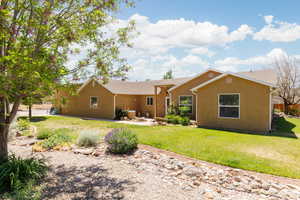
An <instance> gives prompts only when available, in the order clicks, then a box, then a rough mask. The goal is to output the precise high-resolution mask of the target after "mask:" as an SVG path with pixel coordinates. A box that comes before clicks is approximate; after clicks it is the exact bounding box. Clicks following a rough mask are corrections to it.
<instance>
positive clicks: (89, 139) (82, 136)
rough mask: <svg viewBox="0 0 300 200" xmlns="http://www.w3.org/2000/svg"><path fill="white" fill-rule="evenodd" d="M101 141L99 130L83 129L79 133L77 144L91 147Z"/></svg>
mask: <svg viewBox="0 0 300 200" xmlns="http://www.w3.org/2000/svg"><path fill="white" fill-rule="evenodd" d="M99 141H100V135H99V132H97V131H95V130H83V131H81V132H80V133H79V137H78V139H77V144H78V145H79V146H84V147H91V146H96V145H97V144H98V143H99Z"/></svg>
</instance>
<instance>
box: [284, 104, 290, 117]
mask: <svg viewBox="0 0 300 200" xmlns="http://www.w3.org/2000/svg"><path fill="white" fill-rule="evenodd" d="M284 114H286V115H287V114H289V104H288V103H286V102H284Z"/></svg>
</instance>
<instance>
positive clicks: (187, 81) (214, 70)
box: [168, 68, 224, 92]
mask: <svg viewBox="0 0 300 200" xmlns="http://www.w3.org/2000/svg"><path fill="white" fill-rule="evenodd" d="M209 71H213V72H218V73H221V74H223V73H224V72H223V71H220V70H216V69H212V68H208V69H207V70H206V71H204V72H202V73H200V74H197V75H196V76H194V77H192V78H190V79H188V80H186V81H185V82H183V83H181V84H178V85H175V86H174V87H172V88H170V89H169V90H168V92H171V91H172V90H175V89H176V88H179V87H180V86H182V85H185V84H187V83H189V82H190V81H192V80H195V79H197V78H199V77H201V76H202V75H204V74H206V73H207V72H209Z"/></svg>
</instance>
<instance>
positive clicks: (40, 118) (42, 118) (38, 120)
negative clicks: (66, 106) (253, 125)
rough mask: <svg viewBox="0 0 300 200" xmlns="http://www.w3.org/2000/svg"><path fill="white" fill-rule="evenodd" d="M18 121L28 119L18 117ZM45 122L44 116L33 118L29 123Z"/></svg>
mask: <svg viewBox="0 0 300 200" xmlns="http://www.w3.org/2000/svg"><path fill="white" fill-rule="evenodd" d="M18 118H19V119H28V117H27V116H21V117H18ZM45 120H47V117H44V116H33V117H32V118H31V121H30V122H41V121H45Z"/></svg>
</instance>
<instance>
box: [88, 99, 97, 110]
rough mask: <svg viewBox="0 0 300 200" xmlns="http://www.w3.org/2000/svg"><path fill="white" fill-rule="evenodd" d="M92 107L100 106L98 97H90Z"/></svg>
mask: <svg viewBox="0 0 300 200" xmlns="http://www.w3.org/2000/svg"><path fill="white" fill-rule="evenodd" d="M90 107H91V108H97V107H98V97H90Z"/></svg>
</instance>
